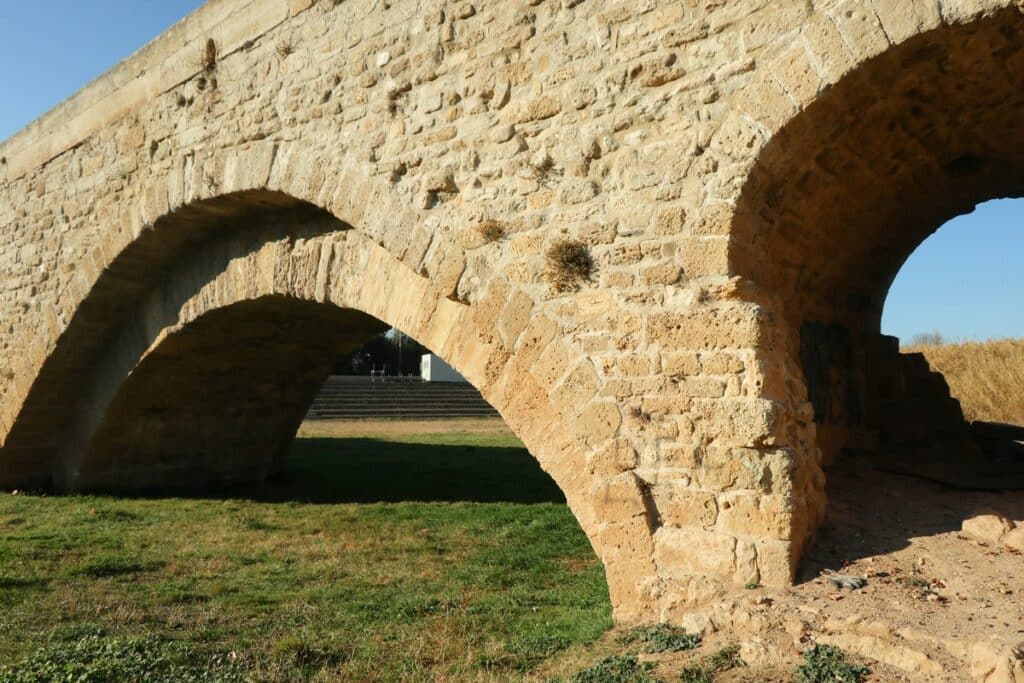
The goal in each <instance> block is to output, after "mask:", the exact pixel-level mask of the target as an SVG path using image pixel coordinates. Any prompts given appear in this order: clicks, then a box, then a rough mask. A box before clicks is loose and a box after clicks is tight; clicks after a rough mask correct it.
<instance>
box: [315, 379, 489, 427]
mask: <svg viewBox="0 0 1024 683" xmlns="http://www.w3.org/2000/svg"><path fill="white" fill-rule="evenodd" d="M497 416H498V413H497V411H496V410H494V408H492V407H491V405H490V404H489V403H487V401H485V400H484V399H483V397H482V396H481V395H480V392H478V391H477V390H476V389H475V388H474V387H473V386H472V385H470V384H466V383H464V382H424V381H422V380H420V379H419V378H398V377H365V376H359V377H348V376H343V375H333V376H331V377H329V378H328V379H327V381H326V382H325V383H324V385H323V387H321V389H320V393H319V394H317V397H316V398H315V399H314V400H313V405H312V406H310V409H309V412H308V413H307V414H306V419H307V420H431V419H446V418H466V417H497Z"/></svg>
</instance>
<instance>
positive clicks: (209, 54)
mask: <svg viewBox="0 0 1024 683" xmlns="http://www.w3.org/2000/svg"><path fill="white" fill-rule="evenodd" d="M216 69H217V43H215V42H213V38H210V39H209V40H207V41H206V48H205V49H204V50H203V71H205V72H206V73H208V74H209V73H213V72H214V71H215V70H216Z"/></svg>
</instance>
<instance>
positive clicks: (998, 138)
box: [730, 8, 1024, 460]
mask: <svg viewBox="0 0 1024 683" xmlns="http://www.w3.org/2000/svg"><path fill="white" fill-rule="evenodd" d="M1022 113H1024V13H1022V12H1021V11H1020V10H1019V9H1017V8H1007V9H1003V10H1000V11H995V12H992V13H990V14H989V15H988V16H986V17H984V18H982V19H981V20H979V21H976V22H972V23H968V24H965V25H959V26H948V27H943V28H940V29H937V30H933V31H930V32H926V33H923V34H921V35H918V36H915V37H913V38H911V39H909V40H907V41H906V42H904V43H902V44H900V45H897V46H894V47H891V48H890V49H888V50H886V51H885V52H883V53H882V54H880V55H879V56H877V57H874V58H872V59H870V60H868V61H867V62H865V63H864V64H862V65H860V66H858V68H857V69H856V70H854V71H853V72H852V73H851V74H850V75H848V76H846V77H845V78H843V79H842V80H841V81H840V82H839V83H837V84H836V85H834V86H832V87H831V88H830V89H828V90H826V91H824V92H823V93H822V94H821V95H820V96H819V97H818V98H816V99H815V100H814V101H813V102H812V103H811V104H810V105H809V106H808V107H807V108H806V109H805V110H804V111H802V112H801V113H799V114H798V115H796V116H795V117H793V118H792V119H791V120H790V121H789V122H788V123H786V124H785V125H784V126H783V127H782V128H781V130H780V131H779V132H778V133H777V134H776V135H775V136H774V137H773V138H772V139H771V140H770V141H769V142H768V143H767V144H766V145H765V146H764V148H763V149H762V150H761V151H760V153H759V156H758V158H757V161H756V164H755V165H754V166H753V169H752V171H751V173H750V175H749V177H748V178H747V180H746V183H745V185H744V188H743V192H742V194H741V196H740V198H739V201H738V204H737V208H736V212H735V215H734V218H733V225H732V235H731V244H732V246H731V251H730V266H731V268H732V269H733V271H734V272H736V273H739V274H741V275H743V276H744V277H747V278H750V279H751V280H753V281H754V282H755V283H756V284H757V286H758V288H759V289H760V290H761V291H762V292H763V295H764V296H766V297H767V298H768V299H770V300H771V301H772V302H773V303H772V305H773V307H774V308H775V309H776V310H777V311H779V313H780V314H781V316H782V318H783V319H784V320H785V321H786V324H785V325H784V326H783V327H782V328H781V329H782V330H783V335H782V339H781V340H780V342H781V343H782V344H783V345H784V347H785V348H788V349H789V350H788V353H789V354H791V356H792V357H793V358H795V359H796V361H797V363H798V364H799V366H800V367H801V368H802V372H803V375H804V378H805V380H806V388H807V393H808V398H809V399H810V401H811V403H812V405H813V408H814V419H815V421H816V422H817V441H818V445H819V446H820V447H821V448H823V449H824V450H825V455H826V459H827V460H832V459H834V458H835V457H836V455H837V454H838V453H839V452H841V451H842V450H844V449H847V448H856V449H870V450H877V449H878V448H888V447H892V446H899V447H900V448H901V449H903V448H905V447H908V448H910V450H911V451H913V452H919V453H920V455H921V457H923V458H930V457H932V456H931V455H929V453H928V451H929V450H932V451H934V449H935V448H936V447H938V448H939V449H940V450H945V451H949V452H960V453H967V454H971V453H974V452H975V447H974V445H973V444H972V443H971V442H970V439H969V435H968V431H967V425H966V424H965V423H964V419H963V415H962V413H961V411H960V408H959V405H958V404H957V403H956V401H954V400H953V399H952V398H951V396H950V393H949V389H948V387H947V385H946V384H945V382H944V381H943V379H942V378H941V376H939V375H936V374H934V373H931V372H930V371H929V369H928V367H927V364H926V363H925V362H924V361H923V359H922V358H919V357H913V358H907V357H901V356H900V355H899V353H898V348H897V341H896V340H894V339H891V338H885V337H882V336H881V335H880V330H879V328H880V323H881V315H882V308H883V305H884V302H885V297H886V294H887V293H888V290H889V288H890V286H891V284H892V281H893V279H894V278H895V277H896V274H897V273H898V272H899V269H900V267H901V266H902V265H903V263H904V262H905V261H906V259H907V258H908V257H909V255H910V254H911V253H912V252H913V250H914V249H916V248H917V246H918V245H919V244H920V243H921V242H922V241H924V239H926V238H927V237H928V236H929V235H931V234H932V233H933V232H934V231H935V230H937V229H938V228H939V227H940V226H941V225H943V224H944V223H945V222H947V221H948V220H949V219H951V218H953V217H955V216H957V215H960V214H962V213H965V212H969V211H971V210H973V209H974V207H975V206H976V205H977V204H979V203H981V202H984V201H987V200H989V199H992V198H997V197H1011V196H1020V195H1022V194H1024V116H1022ZM949 266H950V270H949V277H950V278H951V279H954V280H955V279H957V278H959V277H961V274H960V273H959V272H958V270H957V266H956V264H955V263H950V264H949ZM782 391H783V392H789V391H790V389H783V390H782ZM799 399H800V397H799V396H798V397H795V399H790V400H799ZM922 448H923V449H924V450H923V451H922V450H921V449H922ZM901 457H903V456H901ZM961 459H962V458H961Z"/></svg>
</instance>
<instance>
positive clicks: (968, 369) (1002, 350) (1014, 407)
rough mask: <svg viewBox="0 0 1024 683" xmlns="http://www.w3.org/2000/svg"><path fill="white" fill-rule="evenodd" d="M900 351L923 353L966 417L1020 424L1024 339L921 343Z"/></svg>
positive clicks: (1023, 404)
mask: <svg viewBox="0 0 1024 683" xmlns="http://www.w3.org/2000/svg"><path fill="white" fill-rule="evenodd" d="M903 351H904V352H905V353H923V354H924V356H925V358H927V359H928V364H929V365H931V367H932V369H933V370H935V371H936V372H941V373H942V374H943V376H945V378H946V382H948V383H949V388H950V390H951V391H952V393H953V396H954V397H955V398H956V399H957V400H958V401H960V406H961V407H962V408H963V411H964V416H965V417H966V418H967V419H968V420H971V421H975V420H984V421H986V422H1005V423H1009V424H1019V425H1024V339H1002V340H997V341H987V342H965V343H963V344H942V345H932V344H923V345H917V346H909V347H905V348H904V349H903Z"/></svg>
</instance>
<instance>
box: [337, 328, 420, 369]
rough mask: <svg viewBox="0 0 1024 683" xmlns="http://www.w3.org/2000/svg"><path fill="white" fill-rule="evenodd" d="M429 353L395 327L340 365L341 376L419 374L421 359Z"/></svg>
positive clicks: (376, 337)
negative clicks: (380, 373)
mask: <svg viewBox="0 0 1024 683" xmlns="http://www.w3.org/2000/svg"><path fill="white" fill-rule="evenodd" d="M425 353H428V351H427V349H426V348H425V347H424V346H423V345H422V344H420V343H419V342H418V341H416V340H415V339H413V338H412V337H410V336H409V335H407V334H405V333H404V332H402V331H401V330H399V329H397V328H394V327H392V328H391V329H390V330H388V331H387V332H384V333H382V334H378V335H376V336H375V337H372V338H370V339H369V340H368V341H367V342H366V343H365V344H363V345H362V346H361V347H360V348H358V349H356V350H355V351H353V352H352V353H350V354H348V355H347V356H345V357H344V358H342V359H341V361H340V362H339V363H338V366H337V368H336V370H335V372H336V373H337V374H339V375H368V374H370V372H371V371H376V372H381V371H383V372H384V374H385V375H418V374H419V373H420V357H421V356H422V355H423V354H425Z"/></svg>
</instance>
